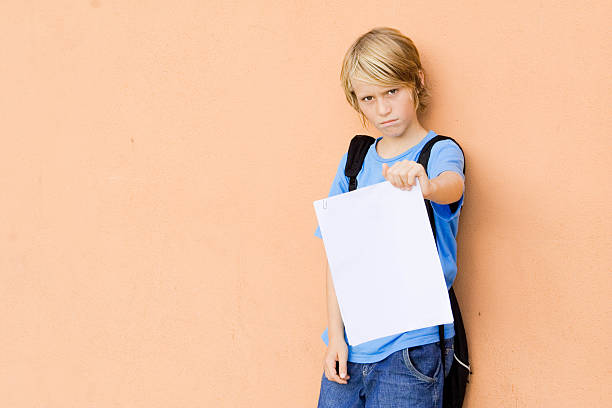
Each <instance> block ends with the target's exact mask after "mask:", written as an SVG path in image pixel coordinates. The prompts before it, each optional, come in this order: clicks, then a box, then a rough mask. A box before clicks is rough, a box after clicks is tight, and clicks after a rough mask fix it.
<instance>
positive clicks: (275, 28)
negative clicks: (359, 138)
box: [0, 0, 612, 408]
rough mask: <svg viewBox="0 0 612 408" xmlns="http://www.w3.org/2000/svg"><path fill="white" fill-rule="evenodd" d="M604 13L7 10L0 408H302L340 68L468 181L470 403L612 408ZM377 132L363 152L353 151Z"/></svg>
mask: <svg viewBox="0 0 612 408" xmlns="http://www.w3.org/2000/svg"><path fill="white" fill-rule="evenodd" d="M611 18H612V7H611V3H610V2H609V1H590V2H567V1H525V0H518V1H504V2H501V1H496V2H495V1H494V2H486V1H464V2H459V1H446V2H439V1H405V2H403V1H375V2H372V1H361V0H360V1H339V2H323V1H320V2H283V1H257V2H250V1H238V2H231V1H186V2H169V1H144V2H143V1H116V0H115V1H110V0H89V1H86V0H83V1H67V0H64V1H53V2H50V1H42V0H41V1H16V0H15V1H13V0H10V1H9V0H5V1H2V2H0V22H1V23H0V44H1V45H0V52H2V62H1V63H0V84H1V95H0V112H1V115H2V120H1V121H0V126H1V135H2V148H1V149H0V191H1V199H0V228H1V230H0V254H1V255H0V311H1V312H0V327H1V332H2V335H1V336H0V406H3V407H45V408H51V407H58V408H59V407H147V408H157V407H160V408H161V407H164V408H167V407H181V408H183V407H246V406H248V407H312V406H315V405H316V401H317V397H318V392H319V384H320V378H321V375H322V358H323V353H324V350H325V346H324V344H323V342H322V341H321V339H320V337H319V336H320V334H321V332H322V331H323V330H324V328H325V326H326V323H327V322H326V305H325V269H324V265H325V258H324V250H323V246H322V242H321V241H320V240H319V239H317V238H315V237H314V236H313V232H314V229H315V226H316V218H315V214H314V210H313V206H312V202H313V201H314V200H317V199H319V198H322V197H324V196H325V195H326V193H327V192H328V189H329V184H330V182H331V179H332V177H333V173H334V171H335V169H336V166H337V163H338V160H339V159H340V157H341V155H342V154H343V152H344V150H345V149H346V147H347V145H348V142H349V140H350V138H351V136H352V135H354V134H356V133H364V132H366V131H365V130H364V129H362V128H361V127H360V125H359V120H358V117H357V116H356V115H355V113H354V112H353V111H351V109H350V107H349V106H348V104H347V103H346V102H345V100H344V96H343V94H342V92H341V89H340V86H339V81H338V74H339V69H340V61H341V59H342V56H343V54H344V51H345V50H346V48H347V47H348V46H349V45H350V43H351V42H352V41H353V40H354V39H355V38H356V37H357V36H358V35H360V34H362V33H364V32H365V31H367V30H369V29H370V28H372V27H375V26H382V25H386V26H391V27H396V28H398V29H400V30H401V31H402V32H404V33H405V34H407V35H409V36H410V37H411V38H412V39H413V40H414V41H415V43H416V44H417V46H418V47H419V49H420V51H421V54H422V58H423V62H424V64H425V68H426V70H427V71H428V78H429V81H430V83H431V84H432V87H433V91H432V95H433V103H432V106H431V111H430V113H429V114H428V115H427V116H426V117H424V118H423V122H424V124H425V126H426V127H427V128H428V129H434V130H436V131H438V132H439V133H442V134H448V135H451V136H453V137H455V138H456V139H457V140H458V141H459V142H460V143H461V144H462V146H463V148H464V150H465V152H466V159H467V187H466V200H465V206H464V210H463V212H462V216H461V223H460V227H459V237H458V241H459V275H458V278H457V281H456V290H457V293H458V296H459V298H460V301H461V304H462V307H463V309H464V316H465V321H466V325H467V329H468V332H469V340H470V347H471V350H470V351H471V356H472V362H473V368H474V375H473V377H472V382H471V384H470V385H469V390H468V395H467V399H466V406H467V407H470V408H474V407H476V408H480V407H509V408H516V407H579V406H588V407H603V406H609V405H607V404H609V401H610V400H611V399H612V392H611V387H610V382H611V380H612V373H611V370H610V366H611V364H612V358H611V349H610V340H609V339H610V335H611V334H612V331H611V329H610V326H611V324H612V316H611V310H612V309H611V303H610V300H609V299H610V296H611V295H612V288H611V284H610V280H609V275H610V272H611V270H612V249H611V244H612V241H611V236H612V223H611V221H610V212H609V211H610V208H611V206H610V199H612V197H611V183H610V180H609V177H610V173H611V170H612V168H611V165H610V162H609V160H610V152H611V147H612V144H611V142H610V134H611V131H612V121H611V116H610V106H611V102H612V100H611V99H612V98H611V96H610V95H611V92H610V88H611V87H610V85H611V77H610V70H611V68H612V67H611V56H612V53H611V48H612V47H611V43H610V32H609V31H608V30H609V22H610V20H611ZM370 134H372V135H375V134H374V133H372V132H371V131H370Z"/></svg>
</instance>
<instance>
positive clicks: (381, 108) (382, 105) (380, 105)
mask: <svg viewBox="0 0 612 408" xmlns="http://www.w3.org/2000/svg"><path fill="white" fill-rule="evenodd" d="M390 111H391V105H390V104H389V102H388V101H385V98H378V99H377V101H376V113H378V115H379V116H386V115H388V114H389V112H390Z"/></svg>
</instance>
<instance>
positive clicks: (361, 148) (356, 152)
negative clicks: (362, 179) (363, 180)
mask: <svg viewBox="0 0 612 408" xmlns="http://www.w3.org/2000/svg"><path fill="white" fill-rule="evenodd" d="M375 141H376V139H374V138H373V137H372V136H368V135H355V136H353V138H352V139H351V144H350V145H349V149H348V155H347V157H346V166H345V167H344V175H345V176H346V177H348V178H349V179H350V180H349V191H353V190H355V189H356V188H357V175H358V174H359V172H360V171H361V168H362V167H363V160H364V159H365V157H366V154H367V153H368V150H369V149H370V146H371V145H372V143H374V142H375Z"/></svg>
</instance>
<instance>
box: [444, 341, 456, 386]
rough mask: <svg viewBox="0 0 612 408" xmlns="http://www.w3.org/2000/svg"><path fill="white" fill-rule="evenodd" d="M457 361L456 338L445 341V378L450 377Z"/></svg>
mask: <svg viewBox="0 0 612 408" xmlns="http://www.w3.org/2000/svg"><path fill="white" fill-rule="evenodd" d="M454 359H455V338H454V337H453V338H450V339H445V340H444V378H446V377H448V373H450V369H451V366H452V365H453V361H454Z"/></svg>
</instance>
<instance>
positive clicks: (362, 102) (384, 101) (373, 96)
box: [351, 79, 418, 137]
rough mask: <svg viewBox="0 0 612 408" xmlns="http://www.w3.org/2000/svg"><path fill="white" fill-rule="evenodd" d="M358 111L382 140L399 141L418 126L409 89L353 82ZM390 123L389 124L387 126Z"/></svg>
mask: <svg viewBox="0 0 612 408" xmlns="http://www.w3.org/2000/svg"><path fill="white" fill-rule="evenodd" d="M351 84H352V85H353V90H354V91H355V95H356V96H357V100H358V101H359V107H360V108H361V111H362V112H363V114H364V115H365V117H366V119H368V121H369V122H370V123H372V124H373V125H374V126H375V127H376V129H378V130H379V131H380V133H382V135H383V137H385V136H391V137H398V136H402V135H403V134H405V133H406V131H407V130H408V129H411V128H412V127H413V126H414V125H415V124H418V118H417V114H416V107H415V106H414V100H413V98H412V91H411V89H410V88H408V87H407V86H380V85H372V84H368V83H366V82H363V81H360V80H357V79H351ZM387 121H391V122H389V123H384V122H387Z"/></svg>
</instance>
